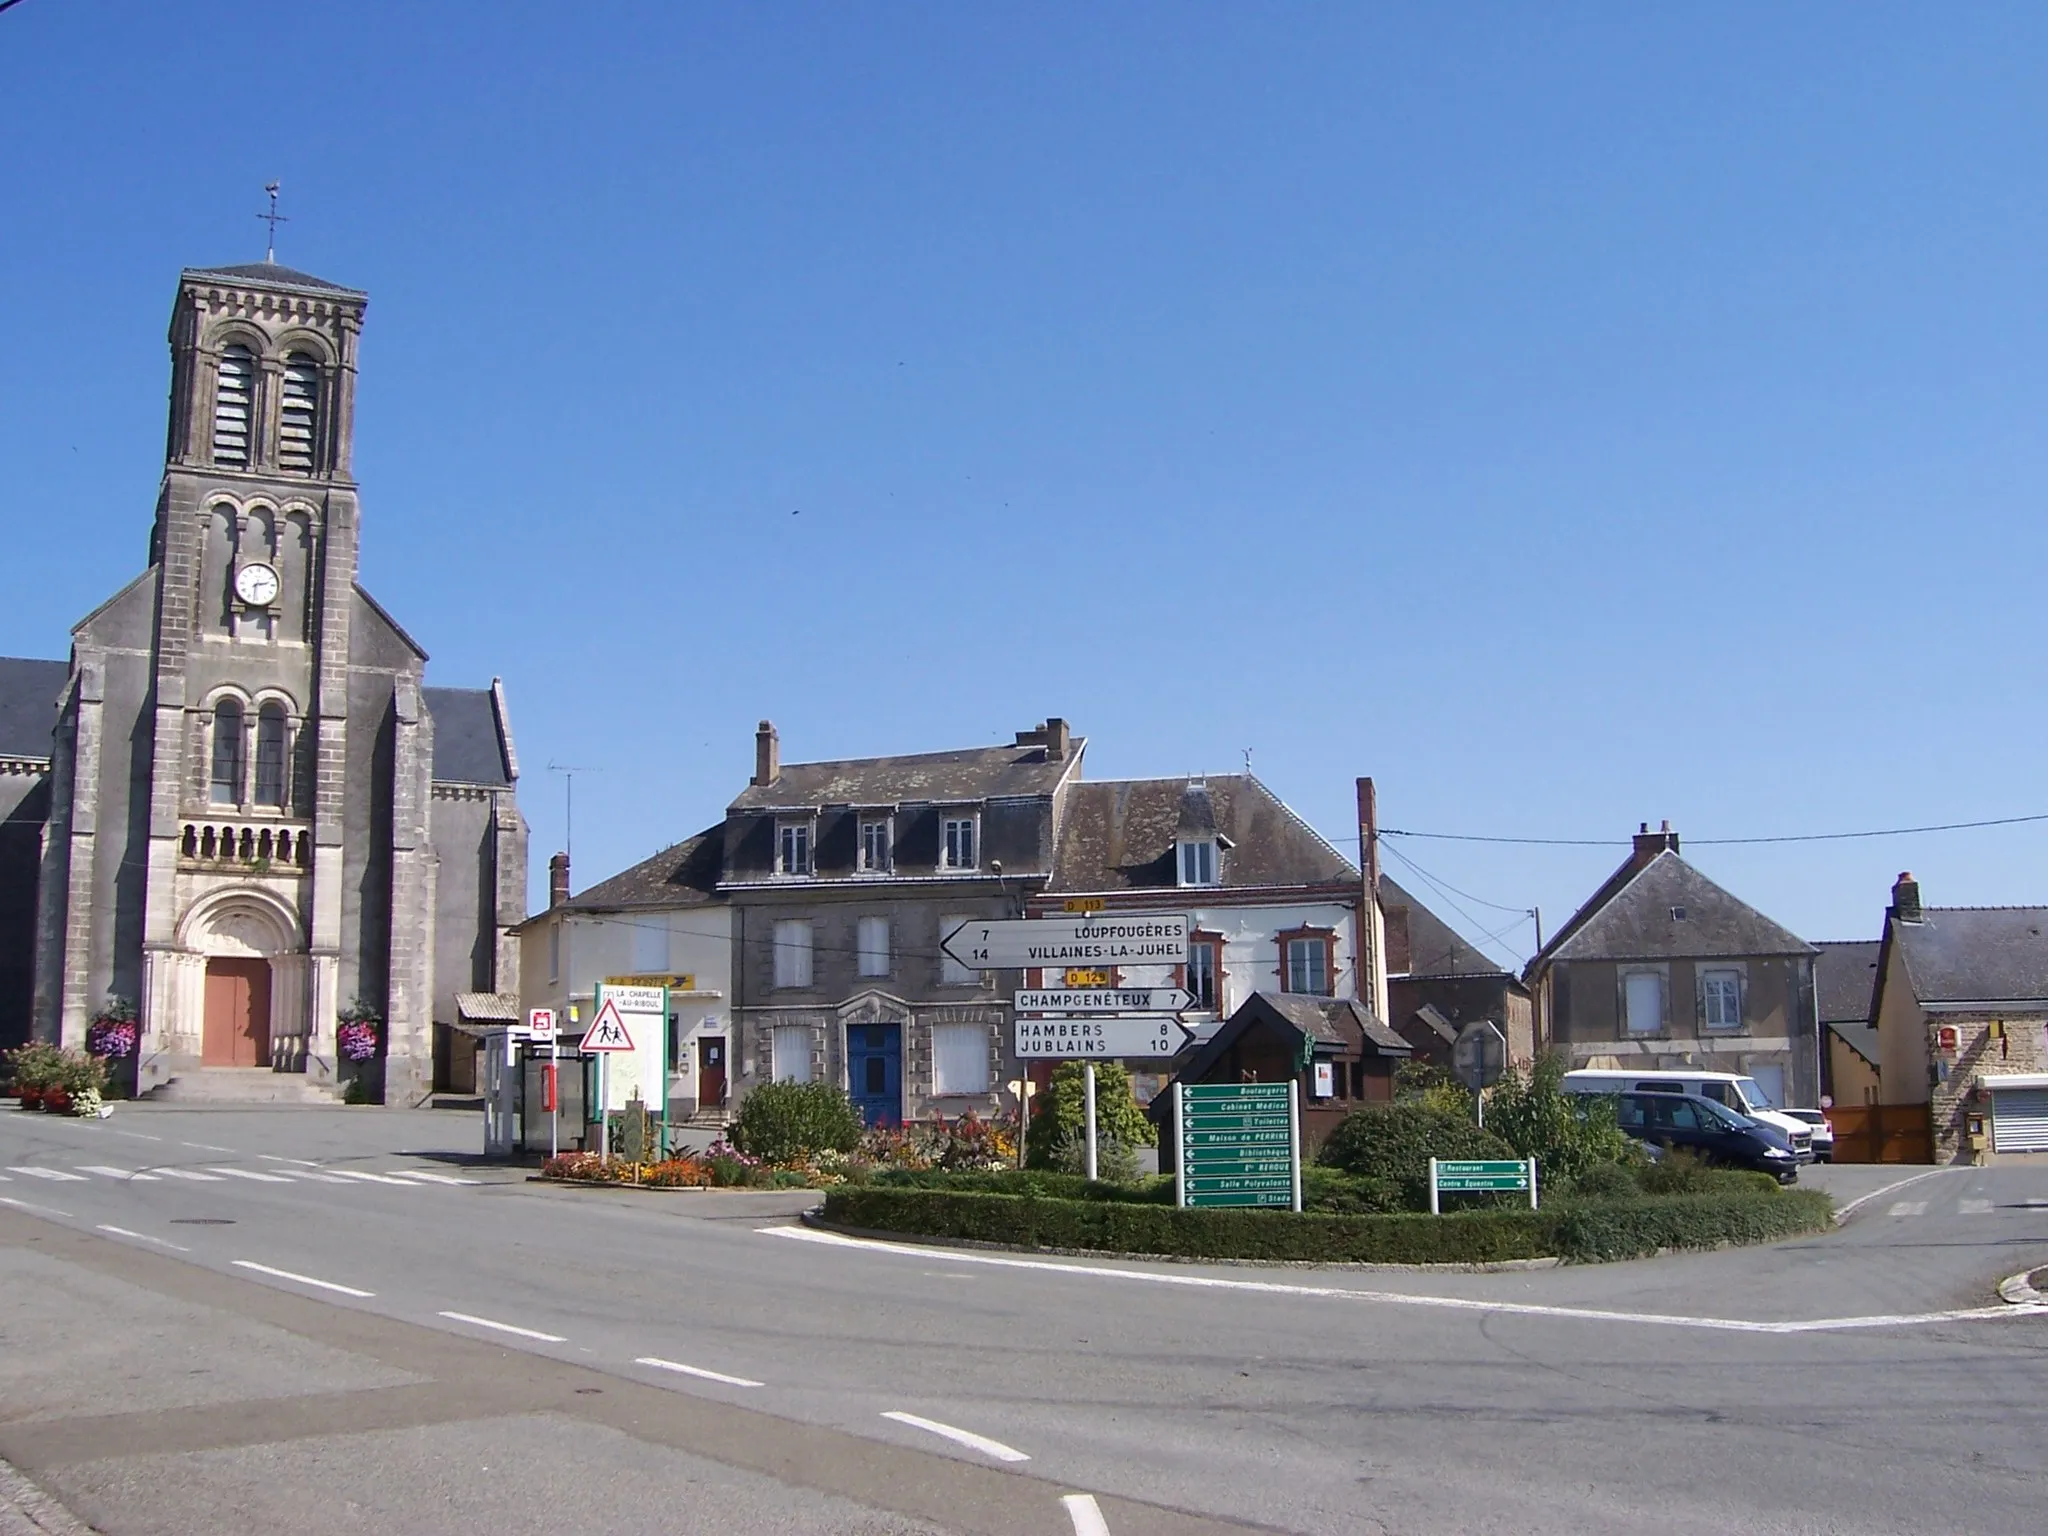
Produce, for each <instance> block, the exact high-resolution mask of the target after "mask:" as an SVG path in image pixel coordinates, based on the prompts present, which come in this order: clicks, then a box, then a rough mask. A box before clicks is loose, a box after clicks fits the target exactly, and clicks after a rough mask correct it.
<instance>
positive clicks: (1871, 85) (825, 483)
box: [0, 0, 2048, 955]
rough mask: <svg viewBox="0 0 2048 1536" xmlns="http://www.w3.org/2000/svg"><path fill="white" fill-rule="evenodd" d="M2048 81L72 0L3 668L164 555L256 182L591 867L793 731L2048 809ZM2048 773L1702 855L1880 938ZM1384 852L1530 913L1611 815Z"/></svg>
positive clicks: (1896, 22) (531, 788)
mask: <svg viewBox="0 0 2048 1536" xmlns="http://www.w3.org/2000/svg"><path fill="white" fill-rule="evenodd" d="M2044 65H2048V9H2044V8H2042V7H2040V6H2038V5H2009V6H1981V5H1980V6H1929V5H1912V6H1905V5H1867V4H1857V5H1821V4H1811V5H1803V6H1797V7H1787V6H1781V5H1775V4H1772V5H1762V4H1759V5H1728V4H1715V5H1701V6H1681V5H1658V6H1625V5H1616V4H1610V5H1599V6H1570V5H1546V6H1540V7H1538V6H1525V5H1464V6H1425V5H1414V6H1408V7H1385V6H1382V7H1372V8H1367V7H1363V6H1314V7H1312V6H1302V5H1296V6H1271V5H1250V4H1246V5H1239V6H1220V5H1190V4H1185V3H1173V4H1159V5H1148V4H1122V5H1117V6H1114V7H1108V8H1103V7H1098V6H1093V5H1075V6H1058V5H1051V4H1031V5H1022V6H1017V5H1007V6H1006V5H997V4H974V5H955V4H933V5H916V6H911V5H883V6H877V5H834V6H824V5H811V6H797V5H780V6H740V5H724V6H719V5H711V4H697V5H687V6H685V5H665V4H664V5H656V4H651V3H650V4H643V5H621V4H590V3H577V4H573V5H568V4H560V3H556V4H551V5H536V4H524V3H521V4H500V5H493V6H490V7H456V6H419V5H412V4H391V3H387V4H361V5H354V6H349V7H328V8H325V9H314V10H306V9H304V8H299V9H291V8H285V9H280V8H278V7H276V6H274V5H255V4H239V3H228V0H223V3H217V4H213V5H209V6H205V7H197V6H184V5H148V4H139V3H130V4H125V5H116V4H105V3H91V0H24V3H22V4H20V5H18V6H16V7H15V8H14V9H12V10H10V11H7V12H5V13H4V14H0V136H4V139H5V142H6V143H7V145H8V146H9V148H8V152H7V154H6V155H5V157H4V159H0V291H4V298H0V399H4V404H5V408H4V410H0V515H4V519H5V523H4V526H5V529H6V545H5V547H6V550H7V555H6V559H5V561H4V566H0V571H4V574H0V653H10V654H17V655H42V656H55V655H62V654H63V653H64V649H65V645H66V634H67V631H68V627H69V626H70V625H71V624H72V623H73V622H75V621H76V620H77V619H78V618H79V617H80V616H82V615H83V614H85V613H86V612H87V611H89V610H90V609H91V608H92V607H93V606H94V605H95V604H96V603H98V602H99V601H100V600H101V599H103V598H104V597H105V596H106V595H107V594H109V593H110V592H111V591H113V590H114V589H115V588H116V587H118V586H119V585H120V584H121V583H123V582H124V581H126V580H127V579H128V578H129V577H130V576H131V575H133V574H134V572H135V571H136V570H137V569H139V567H140V565H141V563H142V561H143V560H144V557H145V546H146V538H147V532H148V526H149V519H150V512H151V507H152V502H153V496H154V492H155V486H156V480H157V475H158V471H159V468H160V465H161V445H162V441H163V410H164V394H165V386H166V380H167V376H168V369H167V363H166V354H165V351H164V327H165V322H166V319H167V316H168V313H169V304H170V299H171V295H172V290H173V284H174V282H175V278H176V274H177V271H178V269H179V267H180V266H182V265H188V264H189V265H207V264H213V263H220V262H228V261H236V260H249V259H253V258H255V257H259V256H261V254H262V251H263V241H262V236H263V229H262V226H261V225H259V224H258V223H256V222H255V220H254V219H253V218H252V215H253V214H254V213H255V212H256V211H257V210H258V209H259V208H260V206H261V205H262V193H261V188H262V185H263V183H264V182H265V181H268V180H270V179H271V178H273V177H278V178H282V180H283V183H284V188H285V210H286V212H288V213H289V214H290V216H291V220H292V222H291V223H290V224H289V225H287V226H286V227H285V229H284V232H283V234H282V236H281V239H280V248H279V256H280V259H282V260H285V261H288V262H290V263H292V264H294V265H299V266H303V267H305V268H307V269H308V270H310V271H313V272H316V273H319V274H321V275H322V276H325V277H328V278H332V279H334V280H337V281H341V282H345V283H349V284H352V285H354V286H358V287H362V288H365V289H367V290H368V291H369V293H370V295H371V305H370V312H369V321H368V328H367V331H366V336H365V341H364V346H363V354H362V365H363V372H362V383H361V393H360V400H359V408H360V414H359V423H358V431H357V452H356V465H357V470H358V473H359V475H360V477H361V479H362V482H363V488H364V497H365V507H366V514H365V521H364V550H363V576H364V580H365V582H366V584H367V585H368V586H369V587H370V589H371V590H372V591H373V592H374V593H375V594H376V595H377V596H378V598H379V599H380V600H381V601H382V602H383V603H384V604H385V605H386V606H387V607H389V608H390V609H391V611H392V612H393V613H394V614H396V615H398V616H399V618H400V620H401V621H402V622H403V623H405V624H406V625H407V626H408V627H409V628H410V629H411V630H412V631H413V633H414V634H415V635H417V636H418V637H419V639H420V640H421V642H422V643H423V644H424V645H425V647H426V648H427V649H428V651H429V652H431V654H432V657H433V661H432V665H431V668H430V674H429V675H430V679H431V680H433V681H436V682H439V683H444V684H481V683H484V682H487V681H488V680H489V679H490V678H491V677H492V676H493V675H494V674H495V675H500V676H502V677H503V678H504V679H505V682H506V686H507V688H508V690H509V692H510V696H511V701H512V706H513V710H514V720H515V724H516V727H517V731H518V738H519V747H520V752H521V757H522V762H523V765H524V767H525V779H524V781H523V788H524V792H523V803H524V805H525V809H526V813H527V816H528V818H529V819H530V820H531V822H532V824H533V833H534V835H533V853H534V863H535V866H536V871H537V875H536V887H537V888H539V886H540V884H541V877H540V875H539V874H538V871H539V870H540V869H541V867H542V866H544V864H545V861H546V856H547V854H548V853H549V852H550V851H552V850H553V849H555V848H557V847H558V846H560V844H561V842H562V832H563V814H562V786H561V782H560V780H559V779H557V778H553V777H551V776H550V775H549V774H548V772H547V771H546V767H547V764H548V763H549V761H550V760H553V761H555V762H561V763H576V764H583V765H589V766H591V767H593V768H598V769H601V770H602V772H601V773H593V774H591V775H590V776H588V777H586V778H583V779H581V780H580V781H579V783H578V786H577V801H578V804H577V824H576V860H577V877H578V878H577V883H578V885H579V886H581V885H583V884H587V883H589V882H590V881H592V880H594V879H596V878H598V877H600V876H602V875H604V874H607V873H610V872H612V871H613V870H616V869H617V868H619V867H622V866H623V865H624V864H626V863H629V862H632V861H633V860H636V859H638V858H640V857H642V856H644V855H645V854H647V853H649V852H651V851H652V850H653V849H655V848H656V847H658V846H659V845H661V844H663V843H665V842H668V841H672V840H674V839H675V838H677V837H680V836H683V835H685V834H687V833H689V832H690V831H693V830H695V829H696V828H698V827H701V826H704V825H706V824H708V823H710V822H712V821H714V820H715V819H717V817H718V816H719V814H720V812H721V809H722V807H723V806H724V804H725V802H726V801H727V800H728V799H729V798H730V797H731V796H732V795H733V794H735V793H737V791H738V790H739V789H740V787H741V786H742V785H743V784H744V782H745V780H746V776H747V774H748V771H749V769H750V765H751V756H752V732H753V726H754V722H755V721H756V720H757V719H758V718H760V717H762V716H770V717H773V718H774V720H775V721H776V722H777V723H778V725H780V727H781V729H782V737H783V747H784V754H785V756H786V757H787V758H788V759H790V760H792V761H794V760H801V759H805V758H819V757H840V756H858V755H866V754H874V753H888V752H912V751H924V750H935V749H940V748H945V747H952V746H964V745H972V744H977V743H982V742H987V741H993V740H998V739H1001V740H1007V739H1008V736H1009V733H1010V732H1012V731H1014V730H1015V729H1017V728H1019V727H1023V726H1026V725H1029V724H1032V723H1033V722H1035V721H1037V720H1038V719H1039V718H1041V717H1042V716H1044V715H1046V714H1048V713H1052V714H1064V715H1066V716H1068V717H1069V718H1070V719H1072V720H1073V721H1074V722H1075V725H1076V728H1077V729H1079V730H1080V731H1082V732H1084V733H1085V734H1086V735H1087V736H1089V737H1090V739H1091V746H1090V749H1089V753H1088V767H1089V770H1090V772H1091V774H1092V775H1093V776H1096V777H1108V776H1121V775H1139V774H1155V773H1161V774H1170V773H1180V772H1184V771H1210V772H1222V771H1228V770H1234V769H1236V768H1238V767H1240V766H1241V765H1242V762H1243V753H1244V751H1245V749H1247V748H1249V749H1251V751H1252V753H1253V758H1252V762H1253V767H1254V770H1255V771H1256V772H1257V773H1258V774H1259V776H1260V777H1261V778H1263V779H1265V780H1266V781H1267V782H1268V783H1269V784H1271V785H1272V786H1273V787H1274V788H1275V789H1276V790H1278V791H1279V792H1280V793H1281V794H1282V795H1283V796H1284V797H1286V798H1287V799H1288V800H1289V801H1290V802H1291V803H1292V804H1293V805H1294V806H1296V807H1297V808H1298V809H1299V810H1300V811H1301V812H1302V813H1303V814H1304V815H1306V816H1307V817H1308V818H1309V819H1310V820H1312V821H1313V822H1314V823H1315V824H1316V825H1318V826H1319V827H1321V828H1322V829H1323V830H1324V831H1325V832H1327V833H1329V834H1332V835H1333V836H1340V837H1341V836H1345V835H1348V834H1349V833H1350V832H1351V830H1352V828H1351V824H1350V823H1351V803H1352V788H1351V783H1352V779H1353V777H1354V776H1355V775H1357V774H1360V773H1370V774H1373V775H1374V776H1375V777H1376V778H1377V780H1378V783H1379V786H1380V793H1381V801H1382V806H1383V810H1384V818H1385V820H1386V822H1387V823H1388V824H1390V825H1392V826H1396V827H1407V828H1426V829H1435V830H1444V831H1454V832H1477V833H1501V834H1516V835H1525V836H1562V837H1603V836H1613V837H1616V838H1623V837H1625V835H1626V834H1627V833H1628V832H1629V831H1630V830H1632V829H1633V827H1634V826H1635V824H1636V823H1637V822H1638V821H1639V820H1642V819H1644V818H1648V819H1650V820H1651V821H1652V823H1653V824H1654V823H1655V821H1656V820H1657V819H1659V818H1662V817H1669V818H1671V820H1672V821H1673V823H1674V824H1675V825H1676V826H1677V828H1678V829H1679V831H1680V832H1681V834H1684V835H1686V836H1688V837H1697V838H1709V837H1717V836H1745V835H1748V836H1756V835H1769V834H1782V833H1800V832H1814V831H1834V830H1843V829H1852V828H1857V827H1866V826H1892V825H1901V824H1913V823H1921V822H1945V821H1954V820H1966V819H1974V818H1978V817H1992V816H2010V815H2021V814H2027V813H2033V812H2041V811H2048V784H2044V782H2043V772H2042V765H2043V762H2044V759H2048V750H2044V749H2048V723H2044V721H2048V717H2044V711H2043V709H2042V697H2041V692H2042V690H2041V686H2040V672H2041V665H2042V655H2043V645H2042V636H2043V628H2044V623H2043V609H2044V602H2043V594H2042V591H2041V587H2042V572H2043V569H2044V566H2043V554H2044V550H2043V544H2044V540H2048V532H2044V521H2043V517H2042V502H2043V489H2044V485H2048V346H2044V340H2048V338H2044V334H2043V332H2044V313H2043V311H2044V297H2048V285H2044V274H2048V197H2044V190H2048V177H2044V174H2043V173H2044V171H2048V93H2044V92H2043V90H2042V89H2041V82H2042V80H2043V78H2044ZM2044 827H2048V824H2043V825H2036V826H2031V827H2022V828H2017V829H2010V830H2002V831H1990V832H1982V831H1980V832H1969V833H1958V834H1948V835H1940V836H1924V837H1916V838H1900V839H1888V840H1880V841H1872V842H1859V843H1835V844H1811V845H1793V846H1790V847H1779V848H1771V849H1737V848H1705V847H1703V848H1700V849H1699V850H1698V851H1697V853H1696V855H1695V857H1696V860H1697V862H1698V863H1699V864H1700V865H1701V866H1702V867H1703V868H1704V869H1706V870H1707V872H1708V873H1709V874H1711V875H1713V876H1715V877H1716V878H1718V879H1720V880H1722V881H1723V882H1724V883H1726V884H1728V885H1730V886H1731V887H1732V888H1733V889H1735V890H1736V891H1737V892H1738V893H1739V894H1741V895H1743V896H1744V897H1746V898H1747V899H1749V900H1751V901H1753V902H1754V903H1756V904H1757V905H1758V906H1760V907H1762V908H1763V909H1764V910H1765V911H1766V912H1768V913H1770V914H1771V915H1772V916H1774V917H1776V918H1778V919H1779V920H1781V921H1782V922H1785V923H1786V924H1788V925H1789V926H1791V927H1793V928H1794V929H1795V930H1797V931H1799V932H1801V933H1803V934H1805V935H1807V936H1809V937H1814V938H1841V937H1858V936H1866V935H1875V933H1876V932H1877V927H1878V921H1879V915H1880V911H1881V909H1882V907H1883V904H1884V902H1885V899H1886V895H1887V889H1888V886H1889V884H1890V880H1891V877H1892V876H1893V874H1895V873H1896V872H1897V871H1898V870H1899V869H1902V868H1906V867H1911V868H1913V869H1914V870H1915V871H1916V872H1917V873H1918V874H1919V875H1920V877H1921V879H1922V882H1923V885H1924V888H1925V894H1926V898H1927V900H1928V901H1929V902H1931V903H1934V904H1976V903H2002V902H2028V901H2043V900H2048V870H2044V868H2043V859H2042V854H2043V850H2044V847H2048V830H2044ZM1404 847H1405V849H1406V851H1407V852H1408V853H1410V854H1411V855H1412V856H1413V857H1414V858H1416V859H1418V860H1420V861H1421V862H1422V863H1423V865H1424V866H1425V867H1426V868H1428V869H1430V870H1431V871H1433V872H1434V873H1436V874H1437V875H1439V876H1440V877H1442V878H1444V879H1446V880H1448V881H1450V882H1452V883H1453V884H1454V885H1455V886H1457V887H1458V888H1460V889H1462V890H1464V891H1468V892H1471V893H1473V894H1475V895H1477V896H1480V897H1483V898H1486V899H1488V900H1491V901H1494V902H1498V903H1502V904H1504V905H1506V906H1509V907H1524V906H1531V905H1537V904H1540V905H1541V906H1542V908H1543V910H1544V914H1545V917H1546V920H1547V921H1548V922H1549V923H1550V924H1551V925H1552V926H1555V924H1556V923H1557V922H1558V921H1559V920H1560V919H1561V918H1562V917H1563V916H1564V915H1565V914H1566V913H1568V912H1569V911H1570V910H1571V909H1572V908H1573V907H1574V906H1576V905H1577V903H1578V902H1579V901H1580V900H1581V899H1583V897H1584V896H1585V895H1586V894H1587V893H1588V892H1589V891H1590V889H1591V888H1592V886H1593V885H1594V883H1595V882H1597V881H1598V880H1599V879H1600V878H1601V877H1602V876H1603V875H1604V874H1605V873H1606V872H1607V870H1608V869H1609V868H1610V867H1611V866H1612V865H1613V863H1614V862H1615V861H1616V859H1617V857H1618V850H1616V849H1610V848H1578V849H1529V848H1514V847H1495V846H1486V845H1479V844H1470V845H1467V844H1437V843H1409V844H1405V845H1404ZM1389 868H1390V869H1391V870H1392V871H1393V872H1394V873H1395V874H1396V875H1397V876H1399V877H1401V878H1403V879H1404V880H1408V881H1409V882H1410V883H1411V884H1412V885H1415V886H1416V888H1417V889H1418V890H1426V887H1423V886H1422V885H1421V883H1420V882H1419V881H1416V880H1414V878H1413V876H1412V871H1410V870H1408V869H1406V868H1405V867H1404V866H1403V865H1402V864H1401V863H1400V862H1399V860H1392V861H1390V864H1389ZM1467 909H1468V911H1469V913H1470V914H1471V915H1472V916H1473V917H1475V918H1479V919H1482V920H1484V922H1485V924H1486V926H1487V927H1492V926H1494V925H1496V924H1512V923H1513V922H1514V921H1515V919H1514V917H1513V916H1512V914H1511V913H1491V912H1489V911H1488V909H1486V908H1484V907H1478V906H1471V905H1469V904H1467ZM1443 910H1444V911H1445V915H1446V916H1448V917H1451V918H1453V919H1454V920H1457V921H1460V922H1461V923H1462V924H1463V925H1464V926H1466V927H1467V928H1468V929H1471V927H1472V925H1471V924H1469V923H1464V922H1463V919H1460V918H1458V915H1457V913H1456V912H1455V911H1453V910H1450V909H1449V907H1448V905H1446V906H1445V907H1444V908H1443ZM1477 931H1479V932H1483V931H1485V930H1484V929H1483V928H1482V929H1479V930H1477ZM1528 941H1529V930H1528V927H1527V926H1526V925H1524V926H1522V927H1520V928H1515V927H1512V926H1510V927H1509V928H1508V931H1507V932H1506V934H1505V935H1504V936H1503V938H1502V941H1501V942H1502V944H1503V945H1505V946H1507V948H1506V950H1505V951H1503V952H1506V953H1513V954H1518V955H1519V954H1523V953H1526V952H1527V950H1528V948H1529V942H1528Z"/></svg>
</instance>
